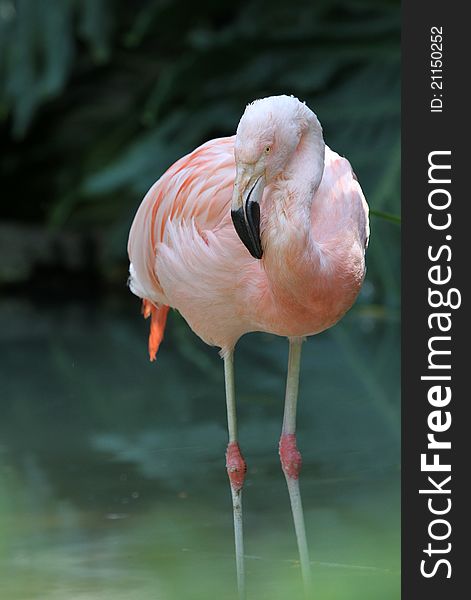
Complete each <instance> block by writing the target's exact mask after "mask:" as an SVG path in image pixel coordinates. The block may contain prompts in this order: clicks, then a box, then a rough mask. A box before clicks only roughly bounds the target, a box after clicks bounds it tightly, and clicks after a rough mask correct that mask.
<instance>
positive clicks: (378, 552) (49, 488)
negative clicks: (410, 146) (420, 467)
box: [0, 0, 400, 600]
mask: <svg viewBox="0 0 471 600" xmlns="http://www.w3.org/2000/svg"><path fill="white" fill-rule="evenodd" d="M399 39H400V15H399V3H398V2H392V1H386V0H379V1H378V0H358V1H353V0H350V1H347V0H344V1H341V0H318V1H315V2H314V1H310V2H291V3H289V2H277V1H270V2H266V1H262V0H252V1H250V2H247V1H246V2H238V3H226V2H220V1H219V2H216V1H205V2H199V3H192V2H183V1H173V2H170V1H163V0H161V1H156V0H147V1H146V0H141V1H127V2H126V1H124V0H94V1H93V0H68V1H60V0H56V1H54V0H47V1H44V2H39V1H35V0H21V1H20V0H18V1H16V2H15V1H13V0H0V178H1V188H0V189H1V196H0V294H1V298H0V353H1V361H0V407H1V413H2V418H1V419H0V478H2V480H0V490H1V491H0V566H2V565H4V566H6V568H7V572H8V574H9V576H8V577H3V578H1V579H0V593H1V594H0V595H2V596H5V597H8V598H9V599H11V600H14V599H15V598H18V599H21V600H25V599H29V598H37V597H47V598H48V599H49V598H52V599H54V598H56V597H57V598H60V599H61V600H62V599H69V598H71V599H72V598H74V599H75V598H79V597H81V596H80V594H86V593H88V594H92V595H93V597H94V598H95V597H96V598H100V599H101V598H103V599H106V598H108V597H113V598H114V600H115V599H116V598H118V599H119V598H121V597H123V598H129V597H133V596H132V595H133V594H137V597H139V598H147V597H149V598H151V597H152V598H155V597H159V598H164V599H167V598H168V599H173V598H178V599H180V598H208V597H210V598H212V597H214V598H225V597H227V598H232V597H233V594H234V587H235V586H234V568H233V558H232V552H233V550H232V523H231V514H230V499H229V492H228V488H227V482H226V475H225V472H224V467H223V465H224V458H223V453H224V446H225V440H226V433H225V408H224V399H223V381H222V365H221V363H220V360H219V358H218V356H217V353H216V351H215V350H214V349H211V348H208V347H206V346H205V345H204V344H202V343H201V342H200V341H199V340H198V339H197V338H196V337H195V336H194V334H192V333H191V331H190V330H189V329H188V327H187V326H186V324H185V323H184V322H183V320H182V319H181V318H180V317H179V316H178V315H177V314H175V313H173V314H171V315H170V318H169V324H168V327H167V332H166V338H165V341H164V344H163V345H162V348H161V350H160V353H159V355H158V360H157V362H156V363H155V364H152V365H151V364H149V363H148V361H147V353H146V352H147V350H146V346H147V339H146V337H147V327H148V324H147V323H146V322H144V321H143V320H142V319H141V317H140V315H139V301H138V300H137V299H136V298H134V297H133V296H132V295H131V294H130V292H129V291H128V290H127V288H126V279H127V266H128V262H127V256H126V241H127V235H128V230H129V226H130V224H131V221H132V218H133V215H134V212H135V210H136V208H137V206H138V205H139V203H140V201H141V199H142V197H143V195H144V193H145V192H146V191H147V189H148V188H149V186H150V185H151V184H152V183H153V182H154V181H155V180H156V179H157V178H158V177H159V175H160V174H161V173H162V172H163V171H164V170H165V169H166V168H167V167H168V166H169V165H170V164H171V163H172V162H173V161H174V160H175V159H176V158H178V157H179V156H181V155H182V154H184V153H185V152H188V151H189V150H191V149H193V148H194V147H195V146H197V145H198V144H200V143H202V142H204V141H206V140H207V139H209V138H212V137H216V136H220V135H230V134H232V133H233V132H234V131H235V129H236V126H237V123H238V120H239V118H240V115H241V114H242V112H243V109H244V107H245V105H246V104H247V103H248V102H249V101H251V100H253V99H255V98H259V97H263V96H266V95H270V94H278V93H288V94H294V95H296V96H298V97H299V98H300V99H302V100H305V101H306V102H307V103H308V105H309V106H310V107H311V108H312V109H313V110H314V111H315V112H316V113H317V115H318V117H319V119H320V121H321V123H322V125H323V128H324V134H325V139H326V142H327V144H329V145H330V146H331V147H332V148H333V149H334V150H336V151H337V152H339V153H340V154H342V155H345V156H347V157H348V159H349V160H350V162H351V163H352V166H353V168H354V170H355V172H356V174H357V175H358V178H359V181H360V183H361V185H362V187H363V190H364V192H365V195H366V197H367V199H368V202H369V204H370V207H371V209H372V217H371V229H372V234H371V244H370V248H369V251H368V257H367V262H368V274H367V279H366V281H365V285H364V287H363V290H362V293H361V295H360V297H359V299H358V302H357V304H356V305H355V307H354V308H353V309H352V310H351V311H350V313H349V314H348V315H347V317H346V318H345V319H344V320H343V321H342V323H341V324H339V325H338V326H336V327H335V328H333V329H332V330H330V331H328V332H326V333H324V334H322V335H320V336H317V337H316V338H315V339H311V340H309V342H308V343H307V344H306V345H305V349H304V356H303V365H302V368H303V373H302V380H301V397H300V408H299V410H300V425H299V438H300V443H301V448H302V450H303V454H304V472H303V484H302V485H303V492H304V503H305V508H306V521H307V529H308V536H309V539H310V541H311V553H312V559H313V569H314V578H315V581H316V582H317V589H318V590H322V596H320V597H322V598H333V599H335V600H342V599H344V598H345V600H347V599H348V600H351V599H356V598H358V599H360V598H361V599H362V600H368V599H369V598H371V600H377V598H378V597H379V596H381V598H383V599H385V600H388V599H391V600H393V599H396V598H398V597H399V596H398V594H399V591H398V590H399V587H398V586H399V583H398V582H399V575H398V573H399V525H398V523H399V520H398V519H399V510H398V509H399V478H398V474H399V431H400V419H399V298H400V296H399V294H400V285H399V281H400V272H399V263H400V250H399V241H400V224H399V174H400V103H399V95H400V48H399ZM286 358H287V349H286V342H285V340H282V339H278V338H273V337H270V336H264V335H250V336H246V337H245V338H244V339H243V340H242V341H241V342H240V344H239V346H238V352H237V355H236V377H237V385H238V388H237V395H238V409H239V416H240V436H241V443H242V447H243V449H244V451H245V454H246V458H247V461H248V463H249V475H248V485H247V492H246V494H245V508H246V534H247V553H248V554H249V555H250V556H251V558H250V560H249V591H251V593H252V594H254V595H253V597H254V598H255V597H256V598H265V597H266V598H270V600H272V599H275V598H278V597H279V598H285V597H287V594H289V595H290V596H293V597H296V593H297V592H296V591H297V590H298V585H299V579H300V578H299V572H298V569H297V568H293V565H294V566H296V562H295V561H296V547H295V543H294V537H293V532H292V529H291V521H290V514H289V506H288V499H287V494H286V490H285V489H284V482H283V479H282V475H281V473H280V470H279V464H278V458H277V454H276V444H277V439H278V435H279V428H280V425H281V415H282V398H283V387H284V377H285V371H286ZM2 551H3V552H4V554H2ZM41 594H42V596H41ZM107 594H108V595H107Z"/></svg>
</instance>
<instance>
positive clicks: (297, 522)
mask: <svg viewBox="0 0 471 600" xmlns="http://www.w3.org/2000/svg"><path fill="white" fill-rule="evenodd" d="M302 343H303V338H299V337H297V338H290V339H289V358H288V376H287V379H286V395H285V410H284V415H283V427H282V431H281V438H280V445H279V452H280V460H281V466H282V469H283V473H284V474H285V478H286V484H287V486H288V492H289V498H290V502H291V511H292V513H293V520H294V529H295V532H296V540H297V543H298V551H299V560H300V563H301V573H302V577H303V582H304V588H305V591H306V595H307V594H309V592H310V589H311V566H310V561H309V550H308V546H307V539H306V528H305V525H304V513H303V506H302V502H301V493H300V490H299V472H300V470H301V453H300V452H299V450H298V448H297V446H296V406H297V401H298V387H299V368H300V362H301V346H302Z"/></svg>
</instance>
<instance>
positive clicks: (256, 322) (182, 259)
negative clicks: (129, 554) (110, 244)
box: [128, 96, 369, 598]
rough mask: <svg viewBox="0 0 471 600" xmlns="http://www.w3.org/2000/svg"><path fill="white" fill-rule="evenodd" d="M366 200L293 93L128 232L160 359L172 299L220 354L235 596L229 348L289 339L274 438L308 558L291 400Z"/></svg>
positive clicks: (181, 163)
mask: <svg viewBox="0 0 471 600" xmlns="http://www.w3.org/2000/svg"><path fill="white" fill-rule="evenodd" d="M368 236H369V223H368V205H367V203H366V201H365V198H364V196H363V193H362V190H361V188H360V185H359V183H358V181H357V179H356V177H355V175H354V173H353V172H352V168H351V166H350V163H349V162H348V161H347V160H346V159H345V158H342V157H340V156H339V155H338V154H336V153H335V152H333V151H332V150H330V148H329V147H328V146H326V145H325V143H324V139H323V135H322V128H321V126H320V124H319V121H318V119H317V117H316V115H315V114H314V113H313V112H312V111H311V110H310V109H309V108H308V107H307V106H306V105H305V104H304V103H302V102H300V101H299V100H298V99H296V98H294V97H292V96H272V97H269V98H264V99H261V100H256V101H255V102H253V103H252V104H249V105H248V106H247V108H246V110H245V112H244V114H243V116H242V118H241V120H240V122H239V126H238V128H237V133H236V135H235V136H232V137H226V138H220V139H215V140H211V141H209V142H206V143H205V144H203V145H202V146H200V147H199V148H197V149H196V150H194V151H193V152H191V153H190V154H188V155H187V156H184V157H183V158H181V159H180V160H178V161H177V162H176V163H175V164H174V165H172V166H171V167H170V168H169V169H168V171H167V172H166V173H164V174H163V175H162V177H161V178H160V179H159V180H158V181H157V182H156V183H155V184H154V185H153V186H152V187H151V189H150V190H149V192H148V193H147V195H146V197H145V198H144V200H143V202H142V204H141V205H140V207H139V209H138V211H137V214H136V216H135V218H134V222H133V224H132V227H131V231H130V235H129V244H128V252H129V258H130V262H131V264H130V287H131V290H132V292H133V293H134V294H136V295H137V296H139V297H140V298H142V299H143V313H144V316H146V317H148V316H151V332H150V337H149V352H150V357H151V360H154V359H155V355H156V352H157V350H158V347H159V345H160V342H161V340H162V337H163V332H164V329H165V323H166V318H167V313H168V310H169V307H172V308H175V309H177V310H178V311H179V312H180V313H181V314H182V315H183V317H184V318H185V319H186V321H187V322H188V324H189V325H190V327H191V328H192V329H193V331H194V332H195V333H196V334H197V335H199V336H200V338H202V339H203V340H204V341H205V342H206V343H208V344H210V345H212V346H218V347H219V348H220V349H221V355H222V357H223V359H224V374H225V390H226V402H227V420H228V430H229V443H228V446H227V452H226V468H227V472H228V475H229V480H230V486H231V492H232V502H233V513H234V533H235V549H236V566H237V582H238V589H239V596H240V598H244V597H245V570H244V547H243V535H242V487H243V484H244V477H245V473H246V464H245V461H244V459H243V456H242V454H241V451H240V448H239V444H238V438H237V420H236V407H235V392H234V367H233V353H234V347H235V345H236V343H237V341H238V339H239V338H240V337H241V336H242V335H244V334H245V333H249V332H251V331H264V332H268V333H273V334H276V335H281V336H286V337H288V339H289V360H288V374H287V383H286V396H285V408H284V417H283V425H282V431H281V438H280V442H279V454H280V459H281V466H282V469H283V472H284V475H285V478H286V482H287V486H288V491H289V496H290V501H291V508H292V513H293V519H294V526H295V532H296V538H297V544H298V550H299V556H300V564H301V570H302V575H303V580H304V583H305V586H306V588H307V589H309V586H310V562H309V554H308V546H307V541H306V533H305V527H304V516H303V510H302V504H301V495H300V491H299V472H300V468H301V454H300V453H299V451H298V449H297V446H296V405H297V397H298V381H299V370H300V357H301V344H302V341H303V339H304V338H305V337H306V336H309V335H314V334H316V333H319V332H321V331H323V330H325V329H327V328H328V327H331V326H332V325H334V324H335V323H336V322H337V321H338V320H339V319H340V318H341V317H342V316H343V315H344V314H345V312H346V311H347V310H348V309H349V308H350V307H351V306H352V304H353V302H354V301H355V298H356V296H357V294H358V292H359V290H360V287H361V285H362V282H363V278H364V274H365V249H366V247H367V244H368Z"/></svg>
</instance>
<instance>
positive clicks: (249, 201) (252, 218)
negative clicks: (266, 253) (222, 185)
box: [231, 166, 265, 259]
mask: <svg viewBox="0 0 471 600" xmlns="http://www.w3.org/2000/svg"><path fill="white" fill-rule="evenodd" d="M264 188H265V175H264V173H261V174H257V173H256V172H255V169H254V168H253V167H252V166H250V168H244V169H242V170H241V172H240V173H239V169H238V173H237V176H236V180H235V182H234V192H233V195H232V205H231V217H232V222H233V223H234V228H235V230H236V232H237V235H238V236H239V237H240V239H241V241H242V243H243V244H244V246H245V247H246V248H247V250H248V251H249V252H250V254H251V255H252V256H253V257H254V258H258V259H260V258H262V256H263V250H262V242H261V239H260V201H261V199H262V196H263V190H264Z"/></svg>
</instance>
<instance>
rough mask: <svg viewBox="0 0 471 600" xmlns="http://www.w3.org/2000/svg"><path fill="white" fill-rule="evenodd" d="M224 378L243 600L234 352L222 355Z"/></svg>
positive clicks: (241, 472)
mask: <svg viewBox="0 0 471 600" xmlns="http://www.w3.org/2000/svg"><path fill="white" fill-rule="evenodd" d="M224 379H225V384H226V404H227V426H228V430H229V443H228V445H227V451H226V469H227V474H228V476H229V481H230V484H231V494H232V508H233V512H234V538H235V554H236V567H237V589H238V592H239V600H245V563H244V536H243V528H242V487H243V485H244V478H245V473H246V471H247V466H246V464H245V461H244V458H243V456H242V454H241V451H240V448H239V443H238V440H237V416H236V407H235V387H234V353H233V351H230V352H228V353H227V354H226V355H225V356H224Z"/></svg>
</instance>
